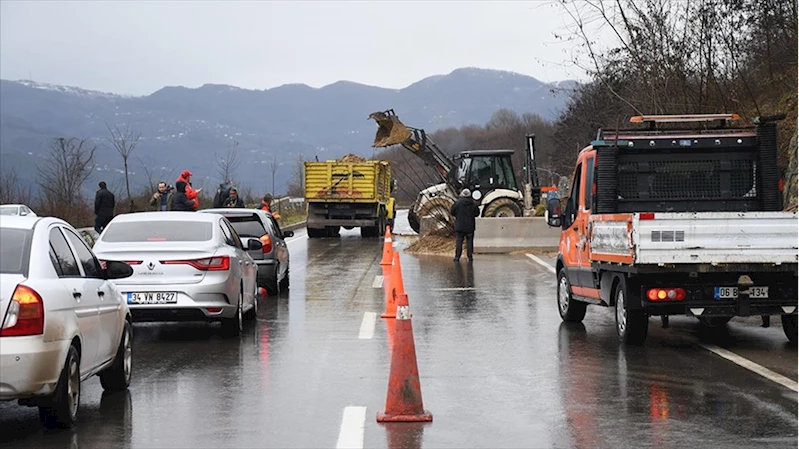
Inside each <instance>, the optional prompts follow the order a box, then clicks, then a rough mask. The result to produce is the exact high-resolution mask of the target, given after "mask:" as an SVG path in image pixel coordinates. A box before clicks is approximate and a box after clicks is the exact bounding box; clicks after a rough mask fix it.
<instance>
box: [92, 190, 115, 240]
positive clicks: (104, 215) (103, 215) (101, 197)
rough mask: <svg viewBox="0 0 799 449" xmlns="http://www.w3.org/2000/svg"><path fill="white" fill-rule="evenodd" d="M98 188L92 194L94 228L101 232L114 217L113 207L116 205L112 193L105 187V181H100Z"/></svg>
mask: <svg viewBox="0 0 799 449" xmlns="http://www.w3.org/2000/svg"><path fill="white" fill-rule="evenodd" d="M99 187H100V189H99V190H98V191H97V193H96V194H95V195H94V215H95V216H96V217H95V219H94V230H95V231H97V233H98V234H99V233H101V232H103V229H105V227H106V226H107V225H108V223H109V222H111V220H112V219H113V218H114V207H115V206H116V199H115V198H114V194H113V193H111V192H110V191H109V190H108V188H107V187H106V184H105V181H100V184H99Z"/></svg>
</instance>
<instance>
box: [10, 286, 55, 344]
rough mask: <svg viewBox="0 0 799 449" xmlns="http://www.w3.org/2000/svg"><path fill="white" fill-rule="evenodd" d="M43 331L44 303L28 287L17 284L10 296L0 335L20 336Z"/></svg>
mask: <svg viewBox="0 0 799 449" xmlns="http://www.w3.org/2000/svg"><path fill="white" fill-rule="evenodd" d="M43 333H44V303H42V297H41V296H39V294H38V293H36V291H35V290H33V289H32V288H30V287H26V286H24V285H18V286H17V288H16V289H15V290H14V294H13V295H12V296H11V304H9V305H8V312H6V317H5V320H3V328H2V329H0V337H21V336H24V335H41V334H43Z"/></svg>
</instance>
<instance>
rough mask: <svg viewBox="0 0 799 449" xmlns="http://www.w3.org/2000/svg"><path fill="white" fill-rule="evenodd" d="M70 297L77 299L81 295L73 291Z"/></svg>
mask: <svg viewBox="0 0 799 449" xmlns="http://www.w3.org/2000/svg"><path fill="white" fill-rule="evenodd" d="M72 296H73V297H74V298H76V299H79V298H80V297H81V293H80V292H79V291H74V292H72Z"/></svg>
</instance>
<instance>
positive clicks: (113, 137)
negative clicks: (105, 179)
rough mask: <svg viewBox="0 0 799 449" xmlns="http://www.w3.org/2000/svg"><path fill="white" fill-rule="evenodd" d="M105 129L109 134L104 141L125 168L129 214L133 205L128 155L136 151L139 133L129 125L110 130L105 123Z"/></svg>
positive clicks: (115, 126) (117, 126)
mask: <svg viewBox="0 0 799 449" xmlns="http://www.w3.org/2000/svg"><path fill="white" fill-rule="evenodd" d="M105 127H106V128H107V129H108V134H109V137H108V138H107V139H106V140H107V141H108V142H109V143H110V144H111V146H112V147H113V148H114V149H115V150H116V151H117V153H119V155H120V156H122V164H123V165H124V167H125V191H126V193H127V195H128V209H129V212H133V210H134V205H133V197H132V196H131V195H130V179H129V174H128V159H130V155H131V154H132V153H133V150H134V149H136V145H138V144H139V139H140V138H141V131H140V130H139V129H138V128H137V127H134V126H130V125H124V126H122V127H120V125H114V127H113V128H112V127H111V126H110V125H109V124H108V123H106V124H105Z"/></svg>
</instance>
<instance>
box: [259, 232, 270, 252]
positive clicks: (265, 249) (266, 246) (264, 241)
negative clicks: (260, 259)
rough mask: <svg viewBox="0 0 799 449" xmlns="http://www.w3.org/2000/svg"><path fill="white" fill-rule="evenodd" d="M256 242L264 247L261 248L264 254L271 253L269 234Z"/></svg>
mask: <svg viewBox="0 0 799 449" xmlns="http://www.w3.org/2000/svg"><path fill="white" fill-rule="evenodd" d="M258 240H260V241H261V243H262V244H263V245H264V246H263V248H261V251H263V252H264V254H266V253H270V252H272V237H270V236H269V234H264V235H262V236H261V237H259V238H258Z"/></svg>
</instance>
